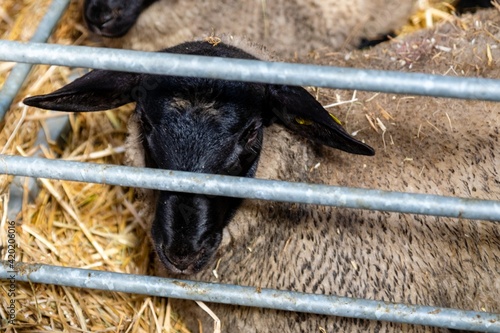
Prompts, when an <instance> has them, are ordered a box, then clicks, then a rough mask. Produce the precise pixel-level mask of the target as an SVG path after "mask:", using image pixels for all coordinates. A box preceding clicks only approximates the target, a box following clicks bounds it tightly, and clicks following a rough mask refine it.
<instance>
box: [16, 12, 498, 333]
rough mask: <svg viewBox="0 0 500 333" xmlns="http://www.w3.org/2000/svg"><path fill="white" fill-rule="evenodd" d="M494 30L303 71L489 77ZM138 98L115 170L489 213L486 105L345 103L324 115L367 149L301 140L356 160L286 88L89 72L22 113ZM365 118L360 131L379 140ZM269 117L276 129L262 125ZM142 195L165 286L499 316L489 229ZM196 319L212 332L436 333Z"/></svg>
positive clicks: (419, 41) (421, 100)
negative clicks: (407, 196) (342, 192)
mask: <svg viewBox="0 0 500 333" xmlns="http://www.w3.org/2000/svg"><path fill="white" fill-rule="evenodd" d="M499 21H500V19H499V15H498V12H497V11H493V10H492V11H489V12H481V13H479V14H477V15H476V16H474V17H470V16H467V17H466V18H464V20H463V21H462V22H461V23H460V24H457V25H454V24H446V25H443V26H440V27H438V28H436V30H431V31H424V32H420V33H417V34H414V35H410V36H408V37H406V38H405V39H404V40H402V41H399V42H393V43H387V44H386V45H380V46H378V47H376V48H374V49H372V50H370V51H356V52H353V53H350V54H349V57H346V56H344V55H332V54H328V55H327V56H325V57H322V58H321V57H320V59H319V60H317V62H318V63H319V64H331V63H333V64H340V65H346V66H356V67H370V68H375V69H395V68H398V69H400V70H408V68H412V70H416V71H426V72H433V73H446V72H449V71H450V66H452V67H451V69H452V71H455V72H457V73H461V75H468V76H472V75H478V74H479V75H481V76H486V77H498V76H499V71H498V68H497V67H496V66H494V62H493V63H492V61H494V60H493V59H498V57H499V56H500V54H499V51H498V49H496V48H492V47H491V45H496V44H495V43H496V41H497V40H498V38H500V29H499V28H498V27H499V26H500V24H499V23H500V22H499ZM461 27H467V30H462V28H461ZM239 46H240V47H242V44H239ZM244 49H248V48H247V47H244ZM443 50H444V51H443ZM479 50H481V51H479ZM487 50H489V51H487ZM170 51H171V52H184V53H193V54H207V55H218V56H227V57H243V58H252V55H250V54H249V53H246V52H244V51H242V50H241V49H238V48H233V47H231V46H228V44H226V43H221V44H219V45H217V46H213V45H212V44H209V43H208V42H193V43H188V44H184V45H181V46H178V47H174V48H172V49H170ZM252 52H253V54H254V55H257V54H261V53H260V52H261V51H260V50H255V51H252ZM141 86H142V87H146V88H147V91H148V94H146V95H141V96H140V97H139V100H138V101H137V107H136V112H135V113H134V115H133V116H132V118H131V121H130V137H129V139H128V143H129V148H130V150H129V152H128V156H129V157H128V159H129V161H130V163H131V164H134V165H137V166H144V165H146V166H149V167H158V168H173V169H178V170H189V171H195V172H208V173H220V174H238V175H246V176H253V173H254V172H255V176H256V177H258V178H266V179H283V180H289V181H302V182H310V183H325V184H331V185H343V186H354V187H365V188H366V187H370V188H376V189H382V190H395V191H410V192H421V193H430V194H439V195H453V196H459V197H474V198H481V199H494V200H500V178H499V169H498V168H499V167H500V153H499V149H498V145H499V132H500V124H499V122H500V105H499V104H498V103H493V102H484V101H462V100H450V99H437V98H429V97H414V96H393V95H386V94H379V95H377V94H374V93H366V92H358V93H357V95H356V96H357V102H355V103H351V104H350V106H349V107H346V106H344V111H345V110H347V113H344V114H343V116H342V117H340V118H341V119H342V120H344V122H345V124H346V127H347V128H348V129H349V131H356V132H357V133H358V134H357V136H358V138H359V140H361V139H363V141H366V142H369V143H370V145H373V146H374V148H375V150H376V151H377V154H376V155H375V156H373V157H363V156H354V155H349V154H345V153H341V152H339V151H338V150H332V149H330V148H327V147H324V146H321V145H319V144H318V143H311V142H310V141H309V140H308V139H305V138H304V137H303V136H306V137H308V138H310V139H312V140H313V141H316V142H319V143H322V144H326V145H330V146H334V147H336V148H341V149H344V150H347V151H350V152H354V153H360V154H365V155H370V154H371V152H372V151H371V149H370V148H369V147H367V146H366V145H364V144H362V143H361V142H359V141H356V140H354V139H353V138H351V137H349V136H348V135H347V134H346V133H345V132H344V131H343V130H342V128H341V127H340V126H339V124H338V123H337V122H336V121H335V120H334V119H333V118H331V117H329V116H328V114H327V113H326V112H325V111H324V110H323V109H322V108H321V107H319V104H317V103H316V102H315V101H314V99H313V98H312V97H311V95H309V94H308V93H306V92H305V91H304V90H302V89H299V88H292V87H287V86H271V85H264V84H251V83H235V82H225V81H214V80H209V79H190V78H174V77H161V76H151V75H144V74H126V73H116V72H108V71H94V72H92V73H90V74H88V75H86V76H85V77H84V78H83V79H80V80H77V81H75V82H74V83H71V84H69V85H67V86H66V87H63V88H62V89H60V90H58V91H56V92H54V93H52V94H49V95H45V96H37V97H32V98H30V99H27V100H26V103H27V104H29V105H34V106H38V107H43V108H50V109H56V110H72V111H96V110H102V109H106V108H112V107H115V106H117V105H121V104H124V103H127V102H130V101H131V100H132V99H131V97H130V90H132V89H134V87H141ZM336 94H339V95H341V96H345V95H346V94H345V93H344V92H340V91H331V90H327V89H320V90H319V93H318V95H319V98H320V100H321V101H322V102H323V103H325V104H326V103H331V102H334V101H335V100H336V99H337V97H336ZM285 110H286V111H285ZM270 111H273V112H274V113H273V114H270V113H269V112H270ZM367 117H368V118H371V119H375V121H374V124H375V126H376V127H378V130H379V133H377V132H375V130H374V129H372V128H371V126H370V125H369V124H368V122H367V120H366V118H367ZM377 118H378V121H377V120H376V119H377ZM272 119H275V120H276V122H277V123H278V124H274V125H270V126H268V127H265V128H264V126H265V125H268V122H269V121H271V120H272ZM283 124H284V125H285V126H286V127H288V129H286V128H284V127H283V126H281V125H283ZM377 124H378V125H377ZM381 124H384V125H383V126H382V125H381ZM290 129H291V130H292V131H290ZM382 129H383V130H382ZM263 132H264V133H263ZM262 136H263V139H262ZM262 140H263V141H262ZM259 153H260V161H259V162H257V160H258V155H259ZM257 163H258V168H257ZM145 192H146V194H145V197H144V198H143V200H144V205H145V210H147V211H149V213H150V214H154V217H151V218H150V221H151V228H152V231H151V233H152V243H153V245H154V248H155V250H156V252H157V254H158V256H159V263H160V264H159V267H160V270H163V271H164V272H163V273H165V274H168V275H170V276H172V274H173V275H174V276H181V277H184V278H185V277H186V275H185V274H189V276H188V277H189V278H192V279H198V280H203V281H216V282H222V283H235V284H241V285H250V286H255V287H256V288H278V289H288V290H294V291H300V292H312V293H321V294H333V295H339V296H349V297H361V298H370V299H379V300H385V301H390V302H402V303H410V304H425V305H432V306H444V307H452V308H461V309H467V310H477V311H481V310H484V311H489V312H496V313H499V312H500V300H499V299H498V295H500V225H499V224H498V223H495V222H485V221H470V220H463V219H453V218H442V217H439V218H438V217H430V216H420V215H411V214H400V213H388V212H374V211H364V210H354V209H341V208H335V207H321V206H313V205H302V204H289V203H278V202H268V201H257V200H246V201H243V203H242V204H241V206H239V207H238V205H239V200H238V199H229V198H220V197H206V196H202V195H194V194H177V193H170V192H153V191H145ZM236 207H238V208H236ZM227 223H228V225H227V226H226V225H225V224H227ZM224 227H225V228H224ZM222 230H223V231H222ZM221 232H222V234H223V237H222V239H221ZM219 242H220V244H219ZM214 269H215V270H216V272H217V275H215V274H213V271H212V270H214ZM172 272H173V273H172ZM172 301H173V306H174V309H176V310H177V311H178V313H179V314H180V315H181V316H183V317H184V320H185V322H186V323H187V324H188V326H190V327H191V329H196V328H197V327H198V321H197V320H198V319H200V320H201V321H202V323H203V332H207V331H209V330H210V329H211V324H210V321H211V319H210V318H209V317H208V315H206V314H205V313H203V312H202V311H201V310H200V309H199V308H198V307H197V306H196V305H195V303H194V302H190V301H176V300H172ZM209 306H210V307H211V309H212V310H213V311H214V312H215V313H216V314H217V315H218V316H219V317H220V318H221V320H222V325H223V330H224V331H226V332H271V331H272V332H319V331H321V329H324V330H325V331H327V332H387V331H394V332H396V331H397V332H401V331H405V332H446V331H447V330H445V329H437V328H435V329H433V328H429V327H421V326H411V325H404V324H395V323H385V322H375V321H367V320H358V319H345V318H337V317H328V316H318V315H310V314H301V313H290V312H284V311H274V310H265V309H257V308H247V307H234V306H229V305H219V304H210V305H209Z"/></svg>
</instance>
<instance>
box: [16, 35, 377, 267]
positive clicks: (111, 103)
mask: <svg viewBox="0 0 500 333" xmlns="http://www.w3.org/2000/svg"><path fill="white" fill-rule="evenodd" d="M165 51H166V52H176V53H181V52H189V53H190V54H198V55H207V54H209V55H215V56H220V57H239V58H247V59H252V58H253V57H252V56H250V55H249V54H248V53H245V52H243V51H241V50H239V49H237V48H234V47H232V46H230V45H225V44H221V45H218V46H217V47H213V46H212V45H211V44H208V43H205V42H191V43H185V44H182V45H181V46H178V47H173V48H170V49H167V50H165ZM129 102H135V103H136V109H135V115H134V117H133V119H134V121H137V123H138V124H137V126H138V128H139V132H140V136H141V137H140V141H141V144H142V147H141V148H142V149H143V151H144V161H143V162H144V163H143V164H144V165H146V166H147V167H150V168H159V169H169V170H180V171H191V172H200V173H209V174H222V175H233V176H243V177H253V176H254V174H255V171H256V168H257V163H258V160H259V155H260V151H261V148H262V139H263V127H264V126H265V125H268V124H270V123H272V122H278V123H281V124H282V125H285V126H286V127H288V128H289V129H291V130H292V131H295V132H297V133H298V134H301V135H303V136H305V137H308V138H310V139H312V140H314V141H316V142H319V143H321V144H324V145H327V146H330V147H333V148H337V149H341V150H344V151H347V152H350V153H354V154H362V155H373V154H374V152H373V149H372V148H370V147H369V146H367V145H365V144H364V143H361V142H359V141H357V140H355V139H354V138H352V137H351V136H350V135H349V134H348V133H347V132H346V131H345V130H344V129H343V128H342V126H341V125H340V124H339V123H338V121H336V120H335V118H333V117H331V116H330V114H329V113H328V112H327V111H326V110H325V109H323V108H322V107H321V105H320V104H319V103H318V102H317V101H316V100H315V99H314V98H313V97H312V96H311V95H310V94H309V93H308V92H307V91H306V90H304V89H303V88H300V87H292V86H283V85H268V84H261V83H242V82H233V81H223V80H213V79H202V78H182V77H172V76H161V75H148V74H133V73H123V72H113V71H105V70H94V71H92V72H90V73H88V74H87V75H85V76H83V77H81V78H80V79H77V80H75V81H74V82H72V83H70V84H68V85H66V86H65V87H63V88H61V89H59V90H57V91H55V92H53V93H51V94H48V95H42V96H34V97H29V98H26V99H25V100H24V103H25V104H27V105H30V106H36V107H40V108H44V109H51V110H59V111H78V112H85V111H98V110H106V109H110V108H114V107H117V106H120V105H123V104H126V103H129ZM155 197H156V198H157V199H156V202H155V203H152V204H154V205H155V216H154V219H153V223H152V229H151V238H152V241H153V244H154V247H155V250H156V252H157V254H158V256H159V258H160V259H161V261H162V263H163V264H164V265H165V266H166V268H167V269H169V270H170V271H172V272H174V273H183V274H191V273H195V272H197V271H200V270H201V269H203V268H204V267H205V266H206V265H207V264H208V263H210V262H211V261H212V259H213V257H214V256H215V254H216V252H217V249H218V247H219V244H220V242H221V239H222V231H223V229H224V227H225V226H226V225H227V224H228V223H229V221H230V220H231V218H232V216H233V214H234V213H235V211H236V209H237V208H238V206H239V205H240V203H241V199H236V198H226V197H220V196H212V197H208V196H204V195H199V194H185V193H175V192H169V191H160V192H158V193H157V195H156V196H155Z"/></svg>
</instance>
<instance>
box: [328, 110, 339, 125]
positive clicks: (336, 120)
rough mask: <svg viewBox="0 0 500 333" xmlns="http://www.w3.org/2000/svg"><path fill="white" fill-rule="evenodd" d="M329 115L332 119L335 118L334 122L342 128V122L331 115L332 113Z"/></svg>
mask: <svg viewBox="0 0 500 333" xmlns="http://www.w3.org/2000/svg"><path fill="white" fill-rule="evenodd" d="M328 114H329V115H330V117H332V118H333V120H334V121H335V122H336V123H337V124H339V125H340V126H342V123H341V122H340V120H339V119H338V118H337V117H335V116H334V115H333V114H331V113H330V112H328Z"/></svg>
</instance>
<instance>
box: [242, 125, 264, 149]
mask: <svg viewBox="0 0 500 333" xmlns="http://www.w3.org/2000/svg"><path fill="white" fill-rule="evenodd" d="M259 128H260V126H259V125H258V124H255V123H254V124H251V125H250V126H248V127H247V128H246V129H245V131H244V132H243V134H242V135H241V137H240V143H241V144H242V145H244V146H245V147H248V146H250V145H252V144H253V143H254V142H255V139H257V135H258V133H259Z"/></svg>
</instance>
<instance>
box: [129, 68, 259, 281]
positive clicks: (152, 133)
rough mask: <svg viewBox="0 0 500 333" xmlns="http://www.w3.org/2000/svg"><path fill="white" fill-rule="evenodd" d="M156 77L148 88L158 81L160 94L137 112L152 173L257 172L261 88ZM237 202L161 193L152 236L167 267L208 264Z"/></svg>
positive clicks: (180, 269)
mask: <svg viewBox="0 0 500 333" xmlns="http://www.w3.org/2000/svg"><path fill="white" fill-rule="evenodd" d="M156 79H157V80H152V81H151V82H155V81H156V82H157V83H158V86H157V88H156V89H150V90H149V91H148V94H147V96H146V98H144V99H142V98H141V99H140V100H139V101H138V103H137V110H136V112H137V114H138V115H139V117H140V126H141V127H142V130H141V133H143V138H142V144H143V147H144V152H145V156H146V158H145V159H146V166H147V167H151V168H159V169H168V170H179V171H191V172H200V173H209V174H222V175H231V176H244V177H252V176H253V175H254V174H255V170H256V167H257V162H258V158H259V154H260V151H261V147H262V134H263V129H262V119H261V117H260V110H261V109H262V108H263V107H264V105H263V103H264V99H263V96H264V90H263V87H262V86H261V85H249V84H241V83H237V82H233V83H229V84H228V83H227V82H223V81H216V80H205V79H185V78H168V79H163V78H162V77H157V78H156ZM148 84H150V83H148ZM166 92H167V93H166ZM187 96H190V97H189V98H186V97H187ZM146 110H155V111H157V112H154V113H152V112H148V111H146ZM240 203H241V199H235V198H226V197H214V196H211V197H208V196H204V195H198V194H181V193H173V192H160V193H159V194H158V201H157V203H156V213H155V218H154V221H153V225H152V230H151V236H152V239H153V243H154V245H155V250H156V252H157V254H158V256H159V258H160V260H161V261H162V263H163V264H164V265H165V266H166V268H167V269H169V270H170V271H172V272H176V273H183V274H190V273H195V272H197V271H199V270H201V269H202V268H204V267H205V266H206V265H207V264H208V263H209V262H211V261H212V258H213V257H214V255H215V254H216V252H217V249H218V247H219V244H220V242H221V240H222V231H223V229H224V227H226V226H227V224H228V223H229V221H230V219H231V218H232V216H233V215H234V212H235V211H236V209H237V208H238V206H239V205H240Z"/></svg>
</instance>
